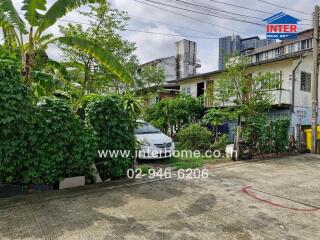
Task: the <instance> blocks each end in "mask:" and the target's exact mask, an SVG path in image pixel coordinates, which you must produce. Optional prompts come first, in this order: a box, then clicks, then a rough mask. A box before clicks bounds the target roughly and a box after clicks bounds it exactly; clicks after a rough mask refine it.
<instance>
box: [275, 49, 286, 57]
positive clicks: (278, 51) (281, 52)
mask: <svg viewBox="0 0 320 240" xmlns="http://www.w3.org/2000/svg"><path fill="white" fill-rule="evenodd" d="M283 54H284V47H280V48H277V49H276V57H279V56H282V55H283Z"/></svg>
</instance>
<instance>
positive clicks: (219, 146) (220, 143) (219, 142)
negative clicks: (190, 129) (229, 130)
mask: <svg viewBox="0 0 320 240" xmlns="http://www.w3.org/2000/svg"><path fill="white" fill-rule="evenodd" d="M228 142H229V139H228V135H227V134H222V135H220V134H218V136H217V138H216V140H215V142H214V143H213V144H212V147H211V148H212V150H219V151H221V152H224V151H225V149H226V146H227V144H228Z"/></svg>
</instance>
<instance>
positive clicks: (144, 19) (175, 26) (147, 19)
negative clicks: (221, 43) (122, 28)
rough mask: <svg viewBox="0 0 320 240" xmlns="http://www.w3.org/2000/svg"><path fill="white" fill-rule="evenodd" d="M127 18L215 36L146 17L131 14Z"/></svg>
mask: <svg viewBox="0 0 320 240" xmlns="http://www.w3.org/2000/svg"><path fill="white" fill-rule="evenodd" d="M129 17H130V18H131V19H132V18H136V19H142V20H135V21H142V22H145V23H151V24H154V23H160V24H163V25H167V26H171V27H174V28H177V29H185V30H188V31H192V32H198V33H202V34H205V35H212V36H217V34H214V33H210V32H202V31H199V30H196V29H194V28H190V27H188V28H187V27H184V26H179V25H174V24H170V23H166V22H161V21H157V20H154V19H150V18H146V17H139V16H135V15H131V14H129Z"/></svg>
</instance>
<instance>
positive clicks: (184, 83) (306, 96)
mask: <svg viewBox="0 0 320 240" xmlns="http://www.w3.org/2000/svg"><path fill="white" fill-rule="evenodd" d="M312 33H313V29H310V30H306V31H304V32H301V33H299V35H298V38H297V39H295V40H285V41H282V42H278V43H274V44H272V45H268V46H265V47H262V48H257V49H255V50H254V52H252V53H250V54H249V55H248V56H249V58H250V65H249V66H248V74H253V75H254V74H259V73H264V72H270V73H273V74H274V76H275V77H276V78H278V79H279V80H281V84H280V86H278V87H277V88H276V89H275V90H273V91H272V94H273V96H274V98H273V107H272V109H271V110H270V112H269V116H270V118H289V119H290V120H291V127H292V128H291V130H292V131H293V129H294V128H295V127H296V126H297V124H301V125H302V126H303V127H309V126H310V125H311V106H312V104H311V79H312V56H313V54H312V36H313V34H312ZM222 73H223V70H219V71H214V72H209V73H205V74H200V75H197V76H193V77H187V78H184V79H180V80H177V81H175V82H176V83H178V84H179V85H180V90H181V91H182V92H185V93H186V94H190V95H192V96H194V97H199V96H201V95H206V92H207V91H206V90H207V89H208V88H209V87H210V86H211V85H212V84H214V82H215V81H217V80H218V79H219V78H220V77H221V74H222ZM319 96H320V91H319ZM206 97H207V99H208V100H207V101H206V100H205V101H204V103H205V105H206V107H212V103H211V102H210V100H209V96H205V99H206ZM318 112H320V111H318ZM319 119H320V115H319Z"/></svg>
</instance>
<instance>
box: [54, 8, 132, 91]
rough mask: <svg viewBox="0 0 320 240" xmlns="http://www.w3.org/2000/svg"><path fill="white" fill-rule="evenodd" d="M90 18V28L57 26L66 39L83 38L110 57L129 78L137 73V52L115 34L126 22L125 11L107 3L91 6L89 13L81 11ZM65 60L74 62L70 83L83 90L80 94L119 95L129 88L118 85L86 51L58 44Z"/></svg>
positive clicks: (112, 74)
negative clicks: (120, 65)
mask: <svg viewBox="0 0 320 240" xmlns="http://www.w3.org/2000/svg"><path fill="white" fill-rule="evenodd" d="M80 14H82V15H84V16H85V17H86V18H89V19H90V26H86V27H84V26H83V25H81V24H68V25H67V26H60V31H61V33H62V34H63V35H64V36H65V37H77V38H81V39H86V40H88V41H91V42H93V43H95V44H97V45H99V46H101V47H102V48H103V49H104V50H105V51H108V52H109V53H110V54H111V55H113V56H114V57H115V58H116V59H117V60H118V61H119V62H120V63H121V64H122V65H123V66H124V67H125V69H126V70H127V71H128V72H129V73H130V74H131V75H132V76H135V75H136V72H137V66H138V59H137V57H136V56H135V55H134V51H135V49H136V47H135V44H134V43H130V42H129V41H127V40H125V39H123V38H122V37H121V35H120V34H119V33H118V32H120V31H122V30H123V29H124V28H125V26H126V25H127V23H128V16H127V14H126V13H125V12H122V11H119V10H117V9H113V8H112V7H111V4H110V3H108V2H103V3H100V4H99V5H90V6H89V11H88V12H80ZM59 47H60V49H61V50H62V52H63V54H64V56H65V58H66V59H68V61H69V62H72V63H75V62H77V64H74V65H73V66H71V67H73V68H74V69H76V70H75V71H72V73H73V77H72V79H73V81H75V82H77V83H78V84H80V85H81V87H82V90H83V91H82V94H91V93H104V94H105V93H108V92H110V91H112V90H114V91H116V92H118V93H120V92H123V90H124V89H127V90H128V89H129V88H130V87H131V84H132V85H134V82H131V84H128V83H126V82H119V81H118V80H117V77H116V75H115V74H114V73H113V71H112V70H110V69H109V68H107V67H105V66H104V65H103V64H102V63H100V62H99V61H97V60H95V59H94V58H93V57H92V56H91V55H89V54H88V52H86V51H83V50H81V49H79V48H74V47H73V46H71V47H70V46H68V45H65V44H60V45H59Z"/></svg>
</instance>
